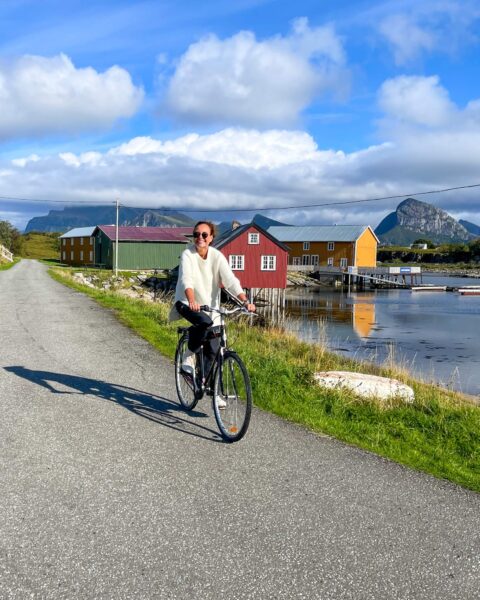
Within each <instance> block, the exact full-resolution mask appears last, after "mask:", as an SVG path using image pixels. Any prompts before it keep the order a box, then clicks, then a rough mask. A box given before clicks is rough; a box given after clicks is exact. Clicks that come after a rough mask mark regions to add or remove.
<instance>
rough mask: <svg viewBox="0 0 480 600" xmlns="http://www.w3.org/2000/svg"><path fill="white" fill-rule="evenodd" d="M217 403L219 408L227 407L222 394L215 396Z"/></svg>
mask: <svg viewBox="0 0 480 600" xmlns="http://www.w3.org/2000/svg"><path fill="white" fill-rule="evenodd" d="M215 404H216V405H217V408H220V409H222V408H227V403H226V402H225V400H224V399H223V398H222V397H221V396H215Z"/></svg>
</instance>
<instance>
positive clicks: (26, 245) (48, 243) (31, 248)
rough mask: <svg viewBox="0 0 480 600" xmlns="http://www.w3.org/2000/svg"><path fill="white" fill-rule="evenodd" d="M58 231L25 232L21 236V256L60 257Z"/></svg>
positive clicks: (38, 257)
mask: <svg viewBox="0 0 480 600" xmlns="http://www.w3.org/2000/svg"><path fill="white" fill-rule="evenodd" d="M59 235H60V234H59V233H37V232H33V231H32V232H31V233H26V234H25V235H24V236H22V238H23V240H22V257H23V258H36V259H56V260H58V259H59V257H60V250H59V245H58V236H59Z"/></svg>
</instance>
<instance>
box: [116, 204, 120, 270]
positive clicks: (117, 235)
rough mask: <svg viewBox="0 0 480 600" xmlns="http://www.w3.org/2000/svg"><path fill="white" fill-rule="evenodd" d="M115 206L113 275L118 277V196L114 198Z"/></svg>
mask: <svg viewBox="0 0 480 600" xmlns="http://www.w3.org/2000/svg"><path fill="white" fill-rule="evenodd" d="M115 207H116V219H115V277H118V211H119V207H120V205H119V203H118V198H117V199H116V200H115Z"/></svg>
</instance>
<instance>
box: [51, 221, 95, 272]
mask: <svg viewBox="0 0 480 600" xmlns="http://www.w3.org/2000/svg"><path fill="white" fill-rule="evenodd" d="M94 230H95V227H94V226H91V227H76V228H75V229H70V231H67V232H66V233H64V234H63V235H61V236H60V238H59V240H60V262H62V263H65V264H67V265H75V266H79V265H93V264H94V262H95V250H94V242H93V237H92V236H93V232H94Z"/></svg>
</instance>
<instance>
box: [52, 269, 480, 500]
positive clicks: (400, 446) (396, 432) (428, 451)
mask: <svg viewBox="0 0 480 600" xmlns="http://www.w3.org/2000/svg"><path fill="white" fill-rule="evenodd" d="M51 273H52V276H53V277H54V278H55V279H56V280H58V281H61V282H63V283H66V284H67V285H69V286H71V287H73V288H75V289H77V290H79V291H82V292H85V293H87V294H88V295H89V296H91V297H93V298H95V299H96V300H97V301H98V302H100V304H102V305H103V306H105V307H108V308H110V309H112V310H113V311H114V312H115V314H116V315H117V316H118V318H119V319H120V320H121V321H122V322H123V323H125V324H126V325H128V326H129V327H131V328H132V329H133V330H135V331H136V332H138V333H139V334H140V335H141V336H142V337H144V338H145V339H146V340H148V341H149V342H150V343H151V344H152V345H153V346H155V347H156V348H157V349H158V350H159V351H160V352H162V354H164V355H165V356H167V357H169V358H171V359H173V356H174V351H175V345H176V342H177V334H176V327H177V325H178V323H173V324H172V323H168V312H169V309H170V307H169V305H167V304H164V303H155V304H153V303H146V302H143V301H141V300H131V299H127V298H124V297H121V296H119V295H117V294H115V293H114V292H110V291H109V292H105V291H101V290H97V289H90V288H86V287H84V286H80V285H78V284H76V283H74V282H73V281H72V280H71V279H70V278H68V271H66V270H64V271H63V274H62V272H61V271H60V270H56V271H55V272H52V271H51ZM229 333H230V340H231V342H232V345H233V347H234V348H235V349H236V350H237V351H238V352H239V353H240V355H241V356H242V358H243V359H244V360H245V363H246V365H247V368H248V370H249V373H250V376H251V380H252V387H253V395H254V400H255V404H256V405H257V406H258V407H260V408H262V409H263V410H266V411H269V412H272V413H274V414H276V415H279V416H281V417H283V418H285V419H287V420H289V421H292V422H294V423H298V424H300V425H302V426H305V427H308V428H309V429H311V430H313V431H316V432H319V433H325V434H328V435H331V436H334V437H336V438H338V439H340V440H343V441H345V442H347V443H350V444H354V445H356V446H359V447H361V448H364V449H366V450H370V451H372V452H375V453H376V454H379V455H381V456H385V457H387V458H390V459H392V460H395V461H397V462H399V463H402V464H404V465H407V466H409V467H412V468H415V469H419V470H422V471H425V472H427V473H431V474H432V475H435V476H436V477H440V478H444V479H448V480H450V481H452V482H455V483H458V484H460V485H463V486H465V487H467V488H470V489H472V490H476V491H480V434H479V432H480V407H478V406H475V405H473V404H471V403H470V402H469V401H468V399H467V398H466V397H463V396H461V395H460V394H456V393H453V392H450V391H447V390H443V389H441V388H438V387H436V386H433V385H429V384H425V383H422V382H419V381H416V380H413V379H411V378H410V377H409V376H408V374H407V373H406V372H404V371H402V370H401V369H400V370H397V369H395V368H394V367H392V366H390V367H385V368H379V367H376V366H374V365H372V364H365V363H364V364H360V363H358V362H354V361H352V360H350V359H347V358H345V357H341V356H339V355H336V354H333V353H331V352H328V351H326V350H325V349H324V348H323V347H321V346H312V345H309V344H305V343H302V342H300V341H298V340H297V339H296V338H295V337H294V336H292V335H288V334H285V333H284V332H281V331H279V330H275V329H267V330H259V329H258V328H252V327H250V326H248V325H247V324H242V323H231V324H230V327H229ZM327 370H350V371H359V372H367V373H373V374H378V375H384V376H390V377H391V376H395V377H397V378H398V379H401V380H402V381H404V382H405V383H408V384H409V385H411V386H412V387H413V388H414V390H415V402H414V403H413V404H411V405H408V404H404V403H402V402H401V401H391V402H390V403H389V405H388V406H383V405H382V404H381V403H380V402H379V401H376V400H370V401H366V400H359V399H358V398H356V397H355V396H354V395H353V394H351V393H348V392H346V391H340V390H338V391H337V390H326V389H324V388H320V387H318V386H317V385H315V384H314V382H313V375H312V374H313V373H314V372H315V371H327Z"/></svg>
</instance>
